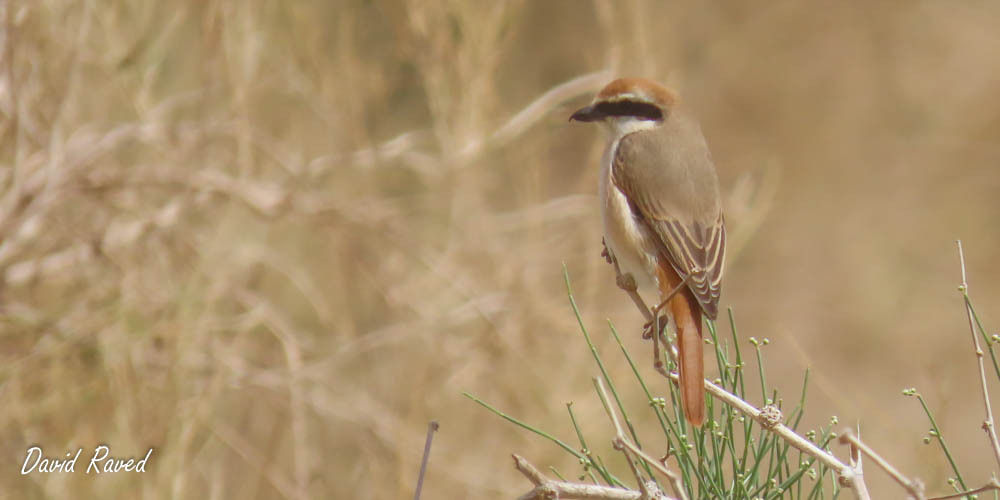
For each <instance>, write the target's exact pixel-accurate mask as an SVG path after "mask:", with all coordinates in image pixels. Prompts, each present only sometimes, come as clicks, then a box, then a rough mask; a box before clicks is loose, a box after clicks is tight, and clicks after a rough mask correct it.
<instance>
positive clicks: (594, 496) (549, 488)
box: [511, 454, 670, 500]
mask: <svg viewBox="0 0 1000 500" xmlns="http://www.w3.org/2000/svg"><path fill="white" fill-rule="evenodd" d="M511 456H512V457H514V468H515V469H517V470H518V471H520V472H521V474H524V477H526V478H528V480H529V481H531V483H532V484H534V485H535V487H534V488H533V489H532V490H531V491H529V492H527V493H525V494H524V495H521V496H520V497H518V500H533V499H549V498H581V499H589V500H639V499H640V498H642V493H640V492H638V491H635V490H628V489H624V488H612V487H611V486H601V485H599V484H583V483H570V482H567V481H553V480H551V479H549V478H547V477H545V475H544V474H542V473H541V472H539V470H538V469H536V468H535V466H534V465H531V463H529V462H528V461H527V460H525V459H524V457H522V456H520V455H517V454H514V455H511ZM666 500H670V499H666Z"/></svg>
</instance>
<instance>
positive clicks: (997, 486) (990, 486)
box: [927, 478, 1000, 500]
mask: <svg viewBox="0 0 1000 500" xmlns="http://www.w3.org/2000/svg"><path fill="white" fill-rule="evenodd" d="M990 490H994V491H1000V482H998V481H997V479H996V478H992V479H990V481H989V482H988V483H986V484H985V485H983V486H980V487H978V488H976V489H974V490H969V491H962V492H959V493H952V494H950V495H944V496H940V497H931V498H928V499H927V500H946V499H948V498H962V497H967V496H969V495H975V494H976V493H982V492H984V491H990Z"/></svg>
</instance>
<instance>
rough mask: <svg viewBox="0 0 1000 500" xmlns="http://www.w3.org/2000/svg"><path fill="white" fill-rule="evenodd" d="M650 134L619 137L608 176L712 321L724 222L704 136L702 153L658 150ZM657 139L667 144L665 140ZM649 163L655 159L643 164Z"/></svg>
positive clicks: (722, 253)
mask: <svg viewBox="0 0 1000 500" xmlns="http://www.w3.org/2000/svg"><path fill="white" fill-rule="evenodd" d="M655 132H656V131H642V132H635V133H632V134H630V135H627V136H625V137H623V138H622V139H621V141H619V145H618V148H617V150H616V151H615V154H614V163H613V164H612V168H613V172H612V174H613V175H612V179H613V182H614V184H615V186H616V187H617V188H618V189H620V190H621V191H622V192H623V193H624V194H625V196H626V198H628V199H629V200H630V202H631V206H632V208H633V212H634V213H633V215H634V216H635V217H636V219H637V220H638V221H639V222H640V223H642V224H645V225H646V226H647V227H648V228H649V229H651V230H652V233H653V234H655V235H656V236H657V237H658V238H657V239H658V241H657V242H656V243H657V246H659V247H660V249H661V253H662V254H663V255H664V257H666V259H667V261H668V262H670V265H671V266H672V267H673V268H674V271H676V272H677V274H678V276H680V277H681V278H682V279H683V278H686V277H688V276H690V279H689V280H688V288H690V289H691V292H692V293H694V296H695V297H696V298H697V300H698V303H699V305H700V306H701V308H702V311H704V313H705V315H706V316H708V317H709V318H710V319H715V318H716V317H717V316H718V312H719V298H720V296H721V293H722V271H723V262H724V261H725V254H726V225H725V219H724V217H723V215H722V210H721V202H720V200H719V191H718V180H717V178H716V176H715V170H714V167H713V166H712V164H711V158H709V157H708V150H707V147H705V146H704V139H701V142H700V145H701V146H702V149H703V150H704V151H703V153H702V154H698V153H699V152H698V151H694V153H695V154H693V155H692V154H691V153H692V151H690V150H688V151H683V150H682V151H677V150H676V148H672V149H671V148H667V149H666V150H664V151H657V149H661V148H663V147H662V146H659V147H657V144H658V143H657V142H656V140H655V139H656V138H655V137H652V136H650V135H649V134H651V133H655ZM700 135H701V132H700V130H699V131H698V136H699V138H700ZM660 142H661V143H662V142H666V143H667V144H666V145H667V146H670V144H669V143H670V141H669V140H668V141H662V140H661V141H660ZM642 149H645V151H640V150H642ZM640 152H641V153H642V154H637V153H640ZM650 161H652V162H655V163H653V164H644V163H642V162H650ZM685 162H686V163H687V165H685V164H684V163H685Z"/></svg>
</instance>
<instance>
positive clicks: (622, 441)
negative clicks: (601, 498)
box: [595, 377, 687, 500]
mask: <svg viewBox="0 0 1000 500" xmlns="http://www.w3.org/2000/svg"><path fill="white" fill-rule="evenodd" d="M595 380H596V381H597V389H598V394H599V395H600V396H601V402H603V403H604V407H605V408H607V409H608V416H610V417H611V423H613V424H614V426H615V434H616V436H615V440H614V444H615V449H621V450H623V451H625V450H628V451H630V452H632V453H633V454H635V455H636V456H638V457H640V458H642V459H643V460H645V461H646V463H647V464H649V465H650V466H652V467H653V468H654V469H656V470H657V471H658V472H659V473H660V474H663V475H664V476H665V477H666V478H667V479H668V480H669V481H670V487H671V488H672V489H673V490H674V495H677V497H678V498H681V499H683V500H687V495H685V494H684V487H683V486H682V485H681V480H680V478H679V477H677V475H676V474H674V473H673V472H671V471H670V470H669V469H667V467H666V466H665V465H663V463H661V462H660V461H659V460H656V459H654V458H652V457H650V456H649V455H647V454H646V453H645V452H644V451H642V450H641V449H640V448H639V447H638V446H636V445H635V443H633V442H631V441H629V440H628V438H627V437H626V436H625V431H624V429H622V424H621V422H619V421H618V415H617V414H616V413H615V410H614V408H612V406H611V403H610V401H609V400H608V393H607V391H605V389H604V380H603V379H601V378H600V377H598V378H596V379H595ZM625 458H626V459H628V460H629V463H631V462H632V459H631V457H629V456H628V453H625ZM637 475H638V474H637ZM639 480H640V481H639V484H640V485H642V484H643V483H642V478H639ZM644 493H645V490H644Z"/></svg>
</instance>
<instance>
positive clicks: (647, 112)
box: [569, 78, 679, 136]
mask: <svg viewBox="0 0 1000 500" xmlns="http://www.w3.org/2000/svg"><path fill="white" fill-rule="evenodd" d="M678 101H679V98H678V97H677V94H675V93H674V92H673V91H671V90H670V89H668V88H666V87H664V86H663V85H660V84H659V83H656V82H654V81H652V80H647V79H645V78H619V79H617V80H615V81H613V82H611V83H609V84H607V85H605V86H604V88H603V89H601V91H600V92H598V93H597V96H596V97H594V100H593V102H591V103H590V105H589V106H585V107H583V108H581V109H579V110H577V111H576V112H575V113H573V115H572V116H570V117H569V119H570V121H573V120H576V121H580V122H599V123H602V124H604V125H605V126H606V127H607V128H608V129H609V130H610V131H611V132H612V133H613V134H614V135H616V136H622V135H625V134H627V133H630V132H634V131H637V130H642V129H647V128H652V127H656V126H659V125H660V124H662V123H663V121H664V120H665V119H667V118H668V117H669V115H670V111H671V109H672V108H673V107H674V106H675V105H676V104H677V102H678Z"/></svg>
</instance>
